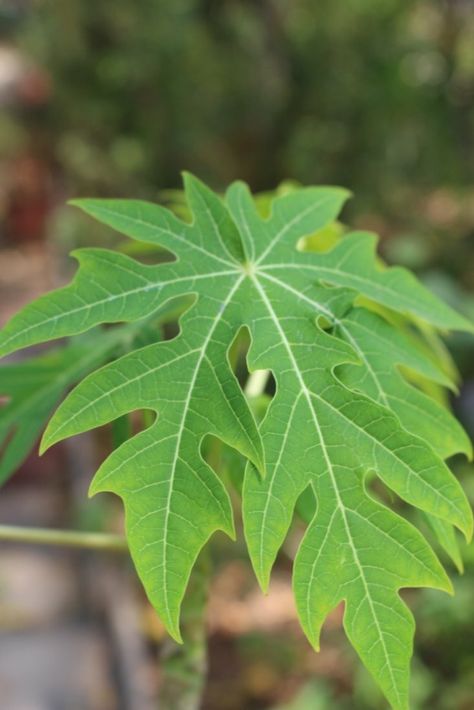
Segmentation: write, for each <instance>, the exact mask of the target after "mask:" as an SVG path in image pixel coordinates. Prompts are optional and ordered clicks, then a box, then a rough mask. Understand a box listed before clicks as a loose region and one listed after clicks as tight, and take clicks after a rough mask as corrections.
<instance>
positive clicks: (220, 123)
mask: <svg viewBox="0 0 474 710" xmlns="http://www.w3.org/2000/svg"><path fill="white" fill-rule="evenodd" d="M182 169H190V170H192V171H193V172H195V173H196V174H198V175H199V176H201V177H202V178H203V179H204V180H207V181H208V182H209V183H210V184H211V185H212V186H213V187H215V188H218V189H221V188H223V187H224V186H225V184H226V183H227V182H229V181H230V180H233V179H236V178H243V179H246V180H247V181H248V182H249V184H250V186H251V187H252V188H253V189H254V190H257V191H260V190H268V189H273V188H274V187H276V186H277V185H278V184H279V183H280V182H281V181H282V180H284V179H293V180H297V181H300V182H302V183H305V184H317V183H326V184H327V183H331V184H332V183H333V184H341V185H344V186H346V187H349V188H350V189H351V190H352V191H353V192H354V195H355V197H354V199H353V201H352V203H351V204H350V205H349V207H348V208H347V211H346V212H345V213H344V218H345V219H346V220H347V221H348V222H349V221H350V222H351V224H352V225H353V226H355V227H361V228H366V229H373V230H375V231H377V232H379V233H380V235H381V238H382V242H381V250H382V253H383V256H384V258H385V259H386V260H387V261H388V262H396V263H400V264H402V265H406V266H407V267H409V268H411V269H413V270H415V271H416V272H417V274H418V275H419V276H420V278H421V279H422V280H423V281H424V282H425V283H426V284H427V285H428V286H429V287H430V288H432V289H433V290H434V291H435V292H437V293H438V294H440V295H441V296H442V297H443V298H445V299H446V300H447V301H448V302H450V303H451V304H452V305H453V306H454V307H456V308H458V309H459V310H461V311H462V312H463V313H464V314H465V315H467V316H468V317H471V318H474V3H473V2H472V1H471V0H450V1H449V0H443V1H442V0H439V1H435V2H433V1H431V0H414V1H413V2H407V3H402V2H397V1H396V0H388V1H387V2H384V3H380V2H379V1H378V0H364V1H363V2H359V1H356V0H347V1H346V2H344V3H334V2H332V1H331V2H329V0H324V1H323V2H321V1H320V0H261V2H251V1H250V0H219V1H216V0H176V1H174V2H172V3H160V2H158V3H156V2H154V1H152V0H144V1H143V2H142V3H130V2H128V0H116V2H114V3H107V2H105V0H98V1H97V2H95V3H88V2H84V0H68V2H66V3H57V4H55V3H52V2H48V1H47V0H43V1H33V0H22V1H20V0H17V1H15V0H3V1H2V2H1V3H0V177H1V180H0V324H3V323H5V322H6V320H7V319H8V318H9V317H10V316H11V315H12V314H13V313H14V312H15V311H17V310H18V308H20V307H21V306H22V305H24V304H25V303H26V302H28V301H30V300H31V299H32V298H34V297H36V296H37V295H39V294H41V293H43V292H44V291H47V290H49V289H51V288H54V287H57V286H59V285H61V284H63V283H65V282H66V281H67V280H68V279H69V278H70V276H71V274H72V273H73V270H74V267H73V264H72V261H71V260H70V259H69V258H68V256H67V255H68V253H69V251H70V250H72V249H74V248H76V247H80V246H84V245H90V246H94V245H95V246H111V245H112V246H113V245H114V244H116V238H115V236H114V235H113V234H112V233H110V231H109V230H105V229H102V228H101V227H99V226H97V225H93V224H92V223H91V222H89V221H88V220H87V219H85V218H83V217H81V216H80V215H78V214H76V212H75V210H73V209H72V208H69V207H66V201H67V199H68V198H70V197H75V196H79V195H80V196H90V195H97V196H109V195H114V196H129V197H143V198H146V199H158V198H159V196H160V194H161V191H162V190H164V189H168V188H179V187H180V177H179V174H180V171H181V170H182ZM448 345H449V348H450V350H451V352H452V354H453V357H454V359H455V360H456V362H457V364H458V367H459V369H460V371H461V374H462V376H463V379H464V386H463V388H462V389H461V392H460V397H459V398H458V399H457V401H456V403H455V405H454V406H455V410H456V412H457V413H458V414H459V416H460V418H461V419H462V421H463V424H464V426H465V427H466V428H467V430H468V431H469V432H470V433H471V435H473V434H474V357H473V356H474V344H473V342H472V340H469V339H467V338H465V337H463V336H456V337H452V338H450V340H449V342H448ZM107 447H110V433H109V432H103V431H101V432H99V433H98V434H94V435H87V436H82V437H80V438H79V439H78V440H77V441H72V442H70V443H67V444H62V445H59V446H56V447H55V448H53V449H52V450H51V451H49V452H48V453H47V454H46V455H45V456H43V457H42V458H39V457H38V456H36V454H31V455H30V456H29V457H28V459H27V460H26V461H25V463H24V464H22V466H21V468H20V470H19V471H18V472H17V473H16V474H15V475H14V476H13V478H12V479H11V480H10V481H9V482H8V483H7V484H6V485H5V486H4V487H3V488H2V489H1V491H0V524H15V525H25V526H42V527H50V528H74V529H76V528H77V529H84V530H105V531H109V532H121V530H122V528H123V524H122V513H121V508H120V505H119V502H118V500H116V499H114V498H112V497H108V496H104V495H102V496H99V498H97V499H94V500H92V501H89V500H87V487H88V483H89V481H90V479H91V477H92V475H93V473H94V470H95V469H96V467H97V465H98V463H99V461H100V460H101V458H103V455H104V451H106V450H107ZM454 464H455V467H456V471H457V473H458V474H459V475H460V477H461V478H462V479H463V482H464V483H465V485H466V488H467V490H468V493H469V495H470V496H471V497H472V496H473V495H474V485H473V483H472V480H473V479H472V472H473V471H472V466H471V465H468V464H466V463H465V462H464V461H459V462H457V461H456V462H454ZM301 534H302V531H301V529H300V527H298V525H296V526H295V529H294V530H293V532H292V534H291V537H290V539H289V540H288V541H287V543H286V544H285V548H284V550H283V553H282V555H281V557H280V559H279V560H278V563H277V567H276V571H275V577H274V581H273V584H272V586H271V589H270V593H269V595H268V596H263V595H262V594H261V592H260V591H259V589H258V587H257V584H256V582H255V578H254V577H253V574H252V572H251V569H250V565H249V563H248V561H247V559H246V557H245V548H244V544H243V540H242V534H241V533H240V535H239V538H238V541H237V543H236V544H232V543H230V542H226V541H224V540H223V539H221V538H220V537H218V538H217V539H216V541H215V543H214V544H213V547H212V552H211V556H212V560H213V566H214V568H215V571H214V574H213V579H212V582H211V594H210V601H209V606H208V612H207V614H208V630H209V660H208V673H207V681H206V687H205V692H204V699H203V703H202V707H203V709H204V710H257V709H261V708H274V709H275V710H284V709H286V710H310V709H311V710H314V709H317V710H326V709H328V710H329V708H331V710H349V709H350V710H352V709H355V710H379V709H382V708H385V707H386V705H385V703H384V701H383V699H382V698H381V696H380V694H379V692H378V690H377V689H376V688H375V686H374V685H373V683H372V681H371V680H370V678H369V677H368V676H367V675H366V673H365V672H364V671H363V670H362V669H361V668H360V666H359V664H358V662H357V660H356V658H355V655H354V653H353V651H352V650H351V649H350V648H349V646H348V644H347V643H346V641H345V640H344V636H343V633H342V628H341V618H342V610H341V609H338V610H336V611H335V612H334V613H333V614H332V615H331V617H330V619H329V620H328V623H327V624H326V627H325V631H324V636H323V640H322V649H323V650H322V651H321V653H320V654H315V653H314V651H313V650H312V649H311V648H310V647H309V645H308V644H307V642H306V641H305V639H304V638H303V635H302V632H301V630H300V628H299V626H298V624H297V621H296V616H295V611H294V606H293V600H292V592H291V577H290V575H291V560H292V557H293V554H294V550H295V549H296V542H297V540H298V538H299V536H301ZM464 552H465V558H466V572H465V574H464V576H463V577H460V578H455V587H456V591H457V596H456V598H455V601H454V602H453V600H450V599H444V597H443V596H442V595H440V594H437V593H431V592H420V593H410V594H409V595H408V598H409V601H410V604H411V606H412V608H413V609H414V611H415V613H416V615H417V620H418V623H419V629H418V634H417V645H416V654H415V661H414V673H413V708H414V710H418V709H419V710H422V709H423V708H427V707H430V708H432V710H471V708H474V620H473V616H472V598H473V584H474V553H473V551H472V549H471V550H467V549H466V550H465V551H464ZM168 652H169V641H168V640H167V639H166V638H165V634H164V631H163V628H162V627H161V625H160V623H159V621H158V620H157V619H156V616H155V615H154V613H153V611H152V610H151V608H150V607H149V605H148V602H147V601H146V599H145V597H144V594H143V592H142V590H141V588H140V586H139V584H138V582H137V580H136V577H135V574H134V571H133V569H132V566H131V563H130V561H129V560H128V558H127V556H126V555H121V554H119V553H117V554H111V553H101V552H85V551H77V550H74V551H68V550H59V549H58V550H56V549H52V548H50V547H37V546H35V547H33V546H28V545H21V544H18V543H6V542H0V710H151V708H157V707H159V704H158V701H157V693H158V687H159V684H160V680H161V670H162V659H163V658H164V657H166V654H167V653H168Z"/></svg>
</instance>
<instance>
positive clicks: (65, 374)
mask: <svg viewBox="0 0 474 710" xmlns="http://www.w3.org/2000/svg"><path fill="white" fill-rule="evenodd" d="M184 183H185V197H186V204H184V203H180V205H179V214H180V216H177V214H175V213H173V211H171V210H169V209H166V208H165V207H163V206H160V205H157V204H151V203H146V202H141V201H135V200H111V199H84V200H74V201H73V203H72V204H74V205H76V206H77V207H79V208H80V209H82V210H83V211H85V212H86V213H87V214H88V215H90V216H91V217H93V218H95V219H96V220H99V221H100V222H102V223H104V224H105V225H108V226H109V227H111V228H113V229H114V230H116V231H117V232H119V233H120V234H122V235H125V236H127V237H129V238H131V239H132V240H135V242H136V243H137V244H138V245H146V249H144V253H145V254H146V255H147V260H146V262H145V263H144V261H143V260H142V261H139V260H138V259H136V258H133V257H132V256H130V255H129V254H126V253H123V251H124V250H122V251H120V250H117V251H112V250H105V249H98V248H94V249H81V250H78V251H76V252H74V256H75V258H76V259H77V260H78V262H79V270H78V272H77V274H76V276H75V278H74V279H73V281H72V283H71V284H70V285H68V286H66V287H64V288H61V289H58V290H56V291H53V292H52V293H49V294H46V295H44V296H42V297H40V298H39V299H38V300H36V301H35V302H33V303H31V304H30V305H27V306H26V307H25V308H24V309H23V310H21V311H20V312H19V313H18V314H17V315H16V316H14V317H13V318H12V319H11V320H10V322H9V323H7V325H6V326H5V327H4V328H3V330H2V331H1V334H0V355H2V356H6V355H9V354H10V353H13V352H15V351H17V350H20V349H23V348H27V347H29V346H32V345H35V344H39V343H44V342H46V341H53V340H58V339H64V338H72V340H71V341H69V342H68V343H67V344H66V345H65V346H63V348H62V350H56V351H55V352H54V353H53V354H46V355H42V356H41V357H40V358H39V359H36V360H33V361H26V362H20V363H7V364H5V365H4V367H3V368H1V369H0V388H1V391H0V394H2V395H6V396H7V397H8V398H9V399H8V400H7V403H6V404H5V405H4V407H3V409H2V410H1V411H0V436H1V437H3V439H4V442H5V444H4V458H3V463H2V468H1V469H0V470H1V471H2V477H3V479H6V477H7V476H8V475H9V474H10V473H12V471H13V469H14V468H15V466H16V465H17V464H18V463H19V462H20V460H21V457H22V456H23V455H24V454H25V452H26V449H27V447H29V446H31V445H32V443H33V440H34V438H35V437H36V435H37V433H38V432H39V430H40V429H41V427H42V425H43V424H44V423H45V422H46V420H47V418H48V416H49V414H50V412H51V411H52V410H53V409H54V407H55V406H56V404H57V402H58V401H59V400H60V399H61V396H62V395H63V394H64V393H65V391H66V390H67V389H68V387H70V385H71V384H72V383H78V384H77V385H76V386H75V387H74V389H73V390H72V391H71V392H70V393H69V394H68V395H67V396H66V398H65V399H64V401H63V402H62V403H61V404H60V405H59V407H58V408H57V409H56V411H55V412H54V414H53V416H52V418H51V419H50V421H49V423H48V424H47V427H46V431H45V432H44V435H43V437H42V442H41V451H45V450H46V449H48V448H49V447H50V446H52V445H53V444H55V443H57V442H59V441H62V440H64V439H66V438H68V437H72V436H74V435H76V434H79V433H81V432H86V431H90V430H92V429H95V428H96V427H99V426H102V425H104V424H107V423H110V422H114V421H116V420H118V419H120V418H121V417H124V416H126V415H129V414H130V413H132V412H134V411H137V410H144V411H148V412H150V411H151V412H152V415H153V416H152V417H148V420H147V426H146V427H144V428H143V429H142V430H141V431H139V432H138V433H136V434H133V435H130V436H129V437H128V438H127V437H125V440H124V441H123V442H122V443H121V444H120V445H119V446H118V447H117V448H115V449H114V450H113V451H112V453H111V454H110V455H109V456H108V458H107V459H106V460H105V461H104V462H103V464H102V465H101V466H100V468H99V470H98V471H97V473H96V475H95V477H94V479H93V481H92V484H91V488H90V492H91V494H95V493H99V492H102V491H109V492H113V493H115V494H116V495H118V496H120V498H121V499H122V501H123V504H124V507H125V518H126V538H127V542H128V546H129V550H130V553H131V556H132V558H133V561H134V564H135V567H136V570H137V572H138V575H139V577H140V579H141V581H142V583H143V586H144V588H145V591H146V593H147V595H148V597H149V599H150V601H151V603H152V605H153V606H154V608H155V609H156V611H157V613H158V615H159V617H160V618H161V620H162V622H163V623H164V625H165V626H166V629H167V630H168V632H169V634H170V635H171V636H172V637H173V638H174V639H176V640H177V641H181V640H182V636H181V631H180V609H181V606H182V602H183V598H184V595H185V591H186V588H187V586H188V582H189V578H190V575H191V571H192V569H193V566H194V564H195V562H196V559H197V557H198V555H199V553H200V552H201V550H202V548H203V547H204V546H205V545H206V543H207V542H208V540H209V538H210V537H211V536H212V535H213V533H214V532H216V531H217V530H221V531H224V532H225V533H226V534H227V535H229V536H230V537H234V535H235V526H234V511H233V509H232V504H231V499H230V496H229V491H228V489H227V486H226V484H225V483H224V479H223V476H222V475H221V474H222V472H221V471H220V470H218V467H216V466H213V465H212V464H213V463H214V462H213V460H212V457H211V456H209V457H208V460H206V455H205V453H206V450H207V449H206V437H208V435H212V436H213V437H215V438H216V439H217V440H220V441H221V442H223V443H224V444H226V445H228V446H229V447H231V448H232V449H233V450H235V451H236V452H238V454H239V455H240V457H243V458H244V459H245V461H246V466H245V473H244V480H243V483H241V484H240V483H239V482H237V486H236V487H237V488H238V489H240V492H241V500H242V518H243V525H244V532H245V539H246V544H247V548H248V553H249V556H250V560H251V563H252V565H253V568H254V571H255V574H256V577H257V579H258V581H259V583H260V585H261V587H262V588H263V590H267V588H268V584H269V581H270V575H271V570H272V567H273V565H274V562H275V560H276V557H277V555H278V552H279V550H280V549H281V547H282V544H283V542H284V540H285V537H286V535H287V533H288V531H289V529H290V526H291V525H292V521H293V519H294V516H295V514H296V511H298V514H299V515H300V517H301V518H302V519H303V520H304V521H305V523H306V532H305V534H304V537H303V538H302V540H301V543H300V546H299V549H298V552H297V555H296V558H295V560H294V567H293V588H294V596H295V601H296V606H297V611H298V616H299V619H300V622H301V626H302V628H303V630H304V632H305V634H306V635H307V637H308V639H309V641H310V643H311V644H312V645H313V646H314V648H315V649H316V650H318V649H319V637H320V631H321V627H322V625H323V623H324V620H325V618H326V617H327V615H328V613H329V612H330V611H331V610H332V609H334V607H336V606H337V605H338V604H339V603H341V602H343V603H344V629H345V632H346V634H347V637H348V639H349V641H350V642H351V644H352V645H353V646H354V648H355V650H356V651H357V653H358V655H359V656H360V658H361V660H362V662H363V664H364V665H365V666H366V667H367V668H368V670H369V671H370V672H371V674H372V675H373V677H374V678H375V680H376V681H377V683H378V684H379V686H380V687H381V689H382V691H383V693H384V694H385V696H386V698H387V700H388V702H389V703H390V705H391V706H392V707H393V708H395V709H396V710H404V709H405V708H408V707H409V700H408V697H409V662H410V657H411V654H412V646H413V635H414V621H413V618H412V615H411V613H410V611H409V609H408V607H407V605H406V604H405V603H404V602H403V601H402V599H401V598H400V596H399V591H400V589H402V588H406V587H433V588H435V589H439V590H442V591H446V592H451V591H452V586H451V582H450V580H449V577H448V575H447V573H446V571H445V569H444V567H443V566H442V564H441V562H440V561H439V559H438V556H437V554H436V552H435V549H434V548H433V545H435V547H437V548H440V549H444V551H445V552H446V553H447V554H448V555H449V556H450V557H451V558H452V560H453V561H454V562H455V564H456V565H457V566H458V567H459V568H460V567H461V566H462V561H461V559H460V555H459V548H458V543H457V538H456V535H457V533H456V530H458V531H460V532H461V533H463V535H464V536H465V538H466V539H467V540H469V539H470V537H471V535H472V527H473V520H472V512H471V510H470V507H469V504H468V501H467V499H466V496H465V494H464V492H463V490H462V488H461V486H460V484H459V482H458V481H457V479H456V477H455V476H454V475H453V473H452V472H451V471H450V469H449V468H448V466H447V464H446V459H447V458H449V457H451V456H452V455H453V454H455V453H463V454H465V455H467V456H468V457H469V456H470V455H471V444H470V442H469V440H468V437H467V435H466V434H465V432H464V431H463V429H462V427H461V426H460V424H459V423H458V422H457V421H456V419H455V418H454V417H453V415H452V414H451V412H450V411H449V408H448V407H447V406H446V396H445V392H446V390H455V389H456V372H455V370H454V368H453V365H452V363H451V361H450V359H449V356H448V355H447V352H446V350H445V349H444V347H443V345H442V341H441V340H440V334H443V333H445V332H447V331H449V330H451V329H454V330H461V331H468V332H473V331H474V326H473V325H472V324H471V323H470V322H468V321H467V320H466V319H465V318H464V317H463V316H461V315H459V314H457V313H456V312H455V311H453V310H452V309H451V308H450V307H449V306H447V305H445V304H444V303H443V302H441V301H440V300H438V299H437V298H436V297H435V296H434V295H432V294H431V293H429V292H428V291H427V290H426V289H425V288H424V287H423V286H422V284H421V283H419V282H418V281H417V280H416V278H415V277H414V276H413V275H412V274H411V273H409V272H408V271H406V270H404V269H401V268H387V267H386V266H385V265H384V264H383V263H382V261H381V260H380V259H379V257H378V256H377V254H376V242H377V239H376V237H375V236H374V235H373V234H371V233H367V232H360V231H359V232H349V233H346V234H344V233H343V232H344V230H343V229H342V227H341V225H339V223H337V222H336V220H337V217H338V215H339V213H340V210H341V208H342V206H343V204H344V202H345V201H346V199H347V198H348V196H349V195H348V192H347V191H346V190H343V189H340V188H334V187H307V188H300V187H296V186H294V185H289V186H287V188H286V189H284V190H282V191H281V194H276V196H275V195H274V196H273V198H272V197H268V196H266V197H263V198H260V199H259V200H257V201H256V200H255V199H254V198H253V197H252V195H251V193H250V191H249V189H248V187H247V186H246V185H245V184H244V183H242V182H236V183H234V184H232V185H231V186H230V187H229V189H228V190H227V192H226V194H225V197H220V196H218V195H216V194H215V193H213V192H212V191H211V190H210V189H209V188H207V187H206V186H205V185H204V184H203V183H201V182H200V181H199V180H197V179H196V178H195V177H193V176H191V175H189V174H186V175H185V177H184ZM183 217H184V218H183ZM188 217H189V218H188ZM162 250H165V251H166V253H167V255H168V258H166V259H165V260H163V259H162V258H161V256H160V259H161V261H160V262H159V263H148V262H149V261H150V258H151V257H152V255H153V254H154V253H155V252H156V254H161V252H162ZM128 251H129V253H130V254H131V253H133V250H132V249H129V250H128ZM139 251H140V249H138V252H139ZM177 312H179V313H180V316H179V333H178V334H177V335H176V336H175V337H171V338H168V339H164V338H163V337H162V336H161V330H160V325H161V324H162V323H163V322H166V321H170V320H173V318H175V317H176V313H177ZM116 324H119V325H116ZM104 326H107V327H104ZM242 332H246V333H247V338H248V341H249V347H248V350H247V353H246V356H245V357H246V367H247V369H248V372H249V373H250V381H249V383H248V385H247V386H246V387H245V386H243V382H242V377H240V380H239V379H238V378H237V376H236V358H235V350H236V345H235V344H236V343H237V342H238V340H239V338H240V337H241V334H242ZM58 363H59V364H58ZM104 363H106V364H104ZM27 373H29V374H28V376H26V374H27ZM270 376H271V377H272V378H273V380H272V381H271V382H270ZM256 382H257V387H255V383H256ZM267 383H270V384H269V385H268V386H267ZM265 390H266V391H267V396H266V397H265V400H264V402H263V403H262V402H260V405H259V407H257V408H256V407H255V401H254V400H255V397H254V396H253V395H255V394H257V395H258V394H263V393H264V391H265ZM45 393H47V396H45ZM272 393H273V394H272ZM257 410H258V411H257ZM31 422H33V428H32V427H31ZM12 430H14V434H13V436H11V431H12ZM411 508H413V509H414V510H416V511H417V512H418V518H417V517H415V518H413V517H412V516H411V517H410V516H409V511H410V509H411ZM408 517H410V519H408ZM412 520H415V524H414V523H413V522H412ZM418 523H420V525H421V528H420V529H419V526H418ZM425 523H428V525H425ZM422 531H424V532H427V533H428V536H430V535H431V542H428V540H427V538H426V537H425V535H424V534H423V533H422Z"/></svg>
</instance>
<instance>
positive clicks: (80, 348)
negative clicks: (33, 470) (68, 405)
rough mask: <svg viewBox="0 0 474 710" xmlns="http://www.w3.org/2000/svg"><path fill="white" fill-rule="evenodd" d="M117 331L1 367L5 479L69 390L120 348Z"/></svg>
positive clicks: (0, 469)
mask: <svg viewBox="0 0 474 710" xmlns="http://www.w3.org/2000/svg"><path fill="white" fill-rule="evenodd" d="M117 342H118V340H117V337H116V335H115V334H114V336H113V337H110V335H107V336H105V337H104V336H103V337H93V338H92V337H89V336H87V337H86V338H85V339H82V341H81V342H76V343H72V344H71V345H68V346H66V347H64V348H62V349H58V350H55V351H53V352H49V353H47V354H46V355H40V356H37V357H33V358H28V359H27V360H23V361H21V362H18V363H11V364H6V365H3V366H2V367H0V395H2V396H3V397H5V398H6V399H7V402H6V404H5V405H4V406H3V407H2V408H1V409H0V445H2V444H3V449H2V452H1V456H0V482H1V483H3V482H5V481H6V480H7V478H9V477H10V476H11V474H12V473H13V472H14V471H15V470H16V469H17V468H18V467H19V466H20V464H21V463H22V462H23V461H24V459H25V458H26V456H27V455H28V453H29V451H30V450H31V448H32V446H33V444H34V443H35V441H36V440H37V439H38V437H39V435H40V433H41V432H42V431H43V429H44V427H45V425H46V422H47V420H48V419H49V417H50V416H51V413H52V412H53V410H54V407H55V406H56V405H57V404H58V402H59V400H60V399H61V397H63V396H64V393H65V392H66V391H67V389H68V388H69V387H70V386H71V385H73V384H74V383H76V382H78V381H79V380H80V379H81V378H82V377H84V376H85V375H86V374H88V373H89V372H91V371H92V370H94V369H96V368H97V367H99V366H100V365H101V364H102V363H104V362H105V361H106V360H107V359H108V358H109V357H110V355H111V353H112V352H113V351H114V350H116V349H117Z"/></svg>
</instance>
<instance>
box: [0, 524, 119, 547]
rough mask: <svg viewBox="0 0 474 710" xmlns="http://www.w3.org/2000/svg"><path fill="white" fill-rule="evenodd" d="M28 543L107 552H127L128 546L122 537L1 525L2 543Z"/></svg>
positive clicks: (0, 535)
mask: <svg viewBox="0 0 474 710" xmlns="http://www.w3.org/2000/svg"><path fill="white" fill-rule="evenodd" d="M1 540H6V541H9V542H26V543H29V544H33V545H58V546H60V547H83V548H87V549H91V550H105V551H107V552H127V551H128V546H127V543H126V540H125V538H124V537H123V536H122V535H113V534H111V533H90V532H81V531H75V530H50V529H47V528H29V527H20V526H16V525H0V541H1Z"/></svg>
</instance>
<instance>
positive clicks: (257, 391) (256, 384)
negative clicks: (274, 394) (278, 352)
mask: <svg viewBox="0 0 474 710" xmlns="http://www.w3.org/2000/svg"><path fill="white" fill-rule="evenodd" d="M269 377H270V370H255V372H252V374H251V375H250V377H249V378H248V380H247V383H246V385H245V394H246V395H247V397H258V396H259V395H261V394H262V393H263V392H264V391H265V387H266V386H267V382H268V378H269Z"/></svg>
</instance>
